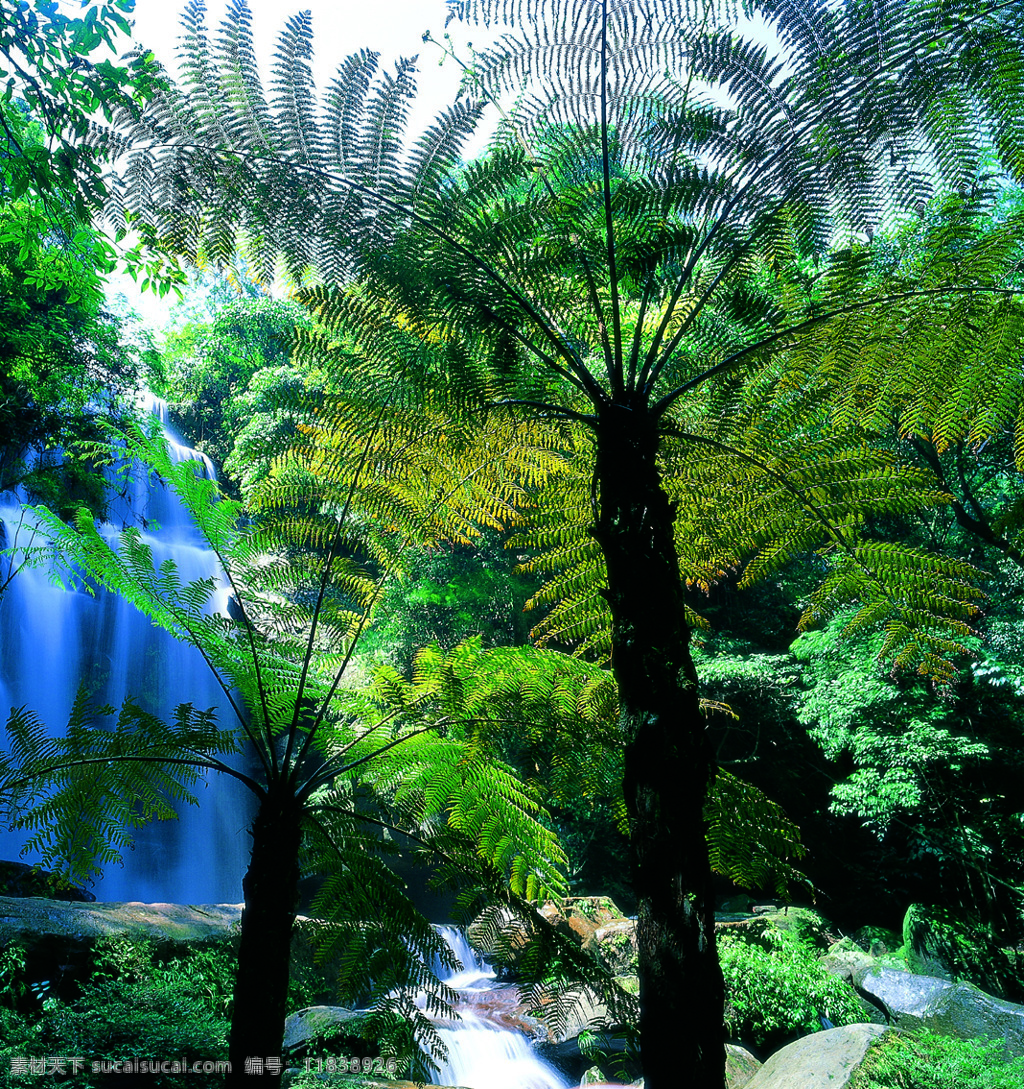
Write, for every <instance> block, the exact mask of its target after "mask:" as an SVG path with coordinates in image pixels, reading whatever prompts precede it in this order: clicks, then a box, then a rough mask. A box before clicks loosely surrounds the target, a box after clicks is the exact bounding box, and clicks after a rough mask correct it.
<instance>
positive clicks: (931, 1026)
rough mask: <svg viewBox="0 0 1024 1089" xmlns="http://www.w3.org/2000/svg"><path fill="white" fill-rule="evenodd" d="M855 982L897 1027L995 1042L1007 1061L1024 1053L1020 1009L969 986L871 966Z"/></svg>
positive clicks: (1023, 1019)
mask: <svg viewBox="0 0 1024 1089" xmlns="http://www.w3.org/2000/svg"><path fill="white" fill-rule="evenodd" d="M854 983H855V985H856V986H857V988H858V990H860V991H861V992H862V993H863V994H864V995H866V996H867V997H868V998H869V999H870V1000H872V1001H875V1002H877V1003H879V1004H880V1005H881V1006H882V1007H883V1008H884V1009H885V1010H886V1012H887V1013H888V1015H889V1017H890V1018H891V1020H892V1021H894V1022H895V1023H896V1024H897V1025H899V1026H900V1027H901V1028H914V1027H916V1026H921V1027H923V1028H927V1029H928V1030H929V1031H930V1032H936V1033H939V1034H940V1035H943V1036H957V1037H959V1038H960V1039H962V1040H970V1039H982V1040H995V1041H1000V1042H1001V1043H1002V1045H1003V1052H1004V1054H1005V1055H1006V1057H1007V1058H1008V1059H1010V1058H1016V1057H1017V1056H1020V1055H1024V1006H1019V1005H1017V1004H1016V1003H1014V1002H1007V1001H1005V1000H1004V999H1001V998H994V997H993V996H992V995H989V994H986V993H985V992H984V991H982V990H980V989H979V988H977V987H975V986H974V985H973V984H971V983H953V982H951V981H950V980H948V979H939V978H937V977H936V976H921V975H915V974H914V973H911V972H900V971H897V970H896V969H894V968H885V967H882V966H878V965H875V966H872V967H870V968H868V969H867V970H866V971H862V972H858V973H856V975H855V977H854Z"/></svg>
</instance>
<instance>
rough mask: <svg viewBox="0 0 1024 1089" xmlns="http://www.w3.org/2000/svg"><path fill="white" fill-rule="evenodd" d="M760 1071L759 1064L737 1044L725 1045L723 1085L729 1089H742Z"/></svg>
mask: <svg viewBox="0 0 1024 1089" xmlns="http://www.w3.org/2000/svg"><path fill="white" fill-rule="evenodd" d="M760 1069H761V1064H760V1063H759V1062H758V1061H757V1059H755V1058H754V1056H753V1055H751V1054H750V1052H749V1051H747V1049H746V1048H744V1047H740V1046H739V1044H726V1045H725V1083H726V1085H727V1086H728V1087H729V1089H744V1087H745V1086H746V1085H747V1083H748V1082H749V1081H750V1080H751V1078H753V1076H754V1075H755V1074H756V1073H757V1072H758V1070H760Z"/></svg>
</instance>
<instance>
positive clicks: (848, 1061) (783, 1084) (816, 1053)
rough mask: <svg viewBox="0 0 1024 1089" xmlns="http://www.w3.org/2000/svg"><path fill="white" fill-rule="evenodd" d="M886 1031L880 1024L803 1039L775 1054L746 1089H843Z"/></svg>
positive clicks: (813, 1035)
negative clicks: (872, 1046)
mask: <svg viewBox="0 0 1024 1089" xmlns="http://www.w3.org/2000/svg"><path fill="white" fill-rule="evenodd" d="M886 1031H887V1030H886V1029H885V1028H884V1027H882V1026H881V1025H843V1026H841V1027H840V1028H831V1029H825V1030H824V1031H823V1032H814V1033H812V1034H811V1035H810V1036H804V1037H802V1038H801V1039H799V1040H795V1041H794V1042H793V1043H791V1044H787V1045H786V1046H785V1047H784V1048H782V1049H781V1050H779V1051H776V1052H775V1054H774V1055H772V1056H771V1057H770V1058H769V1059H768V1061H767V1062H766V1063H765V1064H764V1066H762V1067H761V1069H760V1070H758V1072H757V1073H756V1074H755V1075H754V1076H753V1078H751V1079H750V1081H748V1082H747V1083H746V1086H745V1089H844V1087H845V1086H847V1085H849V1084H850V1079H851V1078H852V1076H853V1074H854V1072H855V1071H856V1070H857V1068H858V1067H859V1066H860V1065H861V1063H862V1062H863V1061H864V1056H865V1055H867V1053H868V1050H869V1049H870V1047H871V1045H872V1044H874V1043H875V1041H876V1040H878V1038H879V1037H880V1036H881V1035H882V1034H883V1033H884V1032H886Z"/></svg>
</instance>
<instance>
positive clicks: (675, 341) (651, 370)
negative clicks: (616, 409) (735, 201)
mask: <svg viewBox="0 0 1024 1089" xmlns="http://www.w3.org/2000/svg"><path fill="white" fill-rule="evenodd" d="M745 253H746V251H745V250H743V249H737V250H736V252H734V253H733V255H732V256H731V257H730V258H729V260H728V261H726V263H725V264H724V265H723V266H722V268H721V269H720V271H719V272H718V275H717V276H715V278H714V279H713V280H712V281H711V283H710V284H708V286H707V288H705V290H704V291H703V292H702V293H701V296H700V298H699V299H698V300H697V301H696V303H694V305H693V308H692V309H691V310H690V312H689V313H688V314H687V315H686V317H685V318H684V319H683V320H682V322H681V323H680V325H679V328H678V329H677V330H676V332H675V334H674V335H673V337H672V339H671V340H670V341H669V344H668V347H667V348H666V349H665V351H664V352H663V353H662V356H661V359H660V361H657V362H654V359H655V356H656V354H657V349H656V348H654V347H653V346H652V351H651V352H649V353H648V355H647V358H646V359H645V360H644V366H643V369H642V370H641V372H640V385H641V386H642V387H643V391H644V394H645V395H647V396H649V395H650V393H651V390H652V389H653V388H654V383H655V382H657V380H658V377H659V375H660V374H661V372H662V371H663V370H664V369H665V367H666V366H667V365H668V361H669V360H670V359H671V358H672V353H673V352H674V351H675V350H676V348H677V347H678V346H679V342H680V341H681V340H682V339H683V337H684V336H685V335H686V333H687V332H688V331H689V329H690V326H691V325H693V323H694V322H695V321H696V320H697V318H698V317H700V315H701V313H702V312H703V310H704V307H705V306H706V305H707V304H708V302H709V301H710V299H711V296H712V295H713V294H714V293H715V291H717V290H718V285H719V284H721V283H722V281H723V280H724V279H725V278H726V276H728V275H729V273H730V272H731V271H732V270H733V268H735V266H736V265H737V263H738V262H739V261H741V260H742V259H743V257H744V255H745ZM676 301H677V302H678V298H677V299H676ZM665 330H667V326H665ZM663 331H664V330H662V329H659V333H662V332H663Z"/></svg>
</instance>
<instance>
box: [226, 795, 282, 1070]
mask: <svg viewBox="0 0 1024 1089" xmlns="http://www.w3.org/2000/svg"><path fill="white" fill-rule="evenodd" d="M251 835H252V858H251V860H250V862H249V869H248V870H247V871H246V874H245V878H244V879H243V881H242V891H243V893H244V896H245V907H244V909H243V911H242V933H241V940H240V942H239V946H238V975H237V977H236V979H235V997H234V1012H233V1015H232V1018H231V1035H230V1040H229V1046H228V1059H229V1061H230V1063H231V1073H230V1074H229V1075H228V1078H227V1084H228V1086H229V1087H231V1086H241V1085H252V1084H259V1085H267V1086H277V1085H279V1084H280V1081H281V1070H282V1069H283V1067H282V1064H281V1045H282V1040H283V1039H284V1019H285V1014H286V1012H287V1011H286V1004H287V1000H288V962H289V958H290V955H291V937H292V924H293V923H294V921H295V911H296V906H297V903H298V889H299V864H298V858H299V838H300V831H299V805H298V803H297V802H296V800H295V798H294V797H292V796H291V795H290V794H285V795H284V796H283V797H277V796H275V795H274V794H273V793H271V794H269V795H268V796H267V797H265V798H264V799H263V800H262V801H261V802H260V806H259V809H258V811H257V813H256V819H255V820H254V821H253V825H252V830H251ZM268 1060H270V1062H268ZM247 1071H248V1072H247ZM257 1079H259V1080H258V1081H257Z"/></svg>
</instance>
